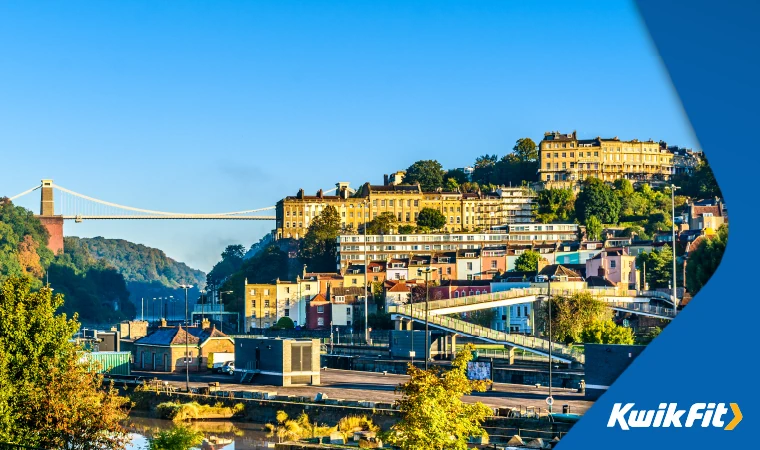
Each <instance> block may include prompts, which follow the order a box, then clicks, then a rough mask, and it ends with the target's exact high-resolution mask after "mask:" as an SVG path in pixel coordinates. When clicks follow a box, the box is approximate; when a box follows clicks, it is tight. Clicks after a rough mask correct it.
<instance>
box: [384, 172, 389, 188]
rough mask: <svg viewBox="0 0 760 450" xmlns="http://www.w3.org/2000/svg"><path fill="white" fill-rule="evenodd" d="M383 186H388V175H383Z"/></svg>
mask: <svg viewBox="0 0 760 450" xmlns="http://www.w3.org/2000/svg"><path fill="white" fill-rule="evenodd" d="M383 185H385V186H388V174H387V173H386V174H384V175H383Z"/></svg>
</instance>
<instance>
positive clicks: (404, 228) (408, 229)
mask: <svg viewBox="0 0 760 450" xmlns="http://www.w3.org/2000/svg"><path fill="white" fill-rule="evenodd" d="M416 230H417V227H415V226H414V225H399V227H398V228H397V229H396V231H398V234H414V232H415V231H416Z"/></svg>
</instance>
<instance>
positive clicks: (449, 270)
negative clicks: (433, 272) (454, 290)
mask: <svg viewBox="0 0 760 450" xmlns="http://www.w3.org/2000/svg"><path fill="white" fill-rule="evenodd" d="M446 275H451V267H447V268H446Z"/></svg>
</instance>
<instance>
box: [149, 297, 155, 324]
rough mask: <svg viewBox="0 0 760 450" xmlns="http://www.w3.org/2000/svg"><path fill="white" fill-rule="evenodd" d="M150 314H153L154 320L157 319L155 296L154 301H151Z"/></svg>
mask: <svg viewBox="0 0 760 450" xmlns="http://www.w3.org/2000/svg"><path fill="white" fill-rule="evenodd" d="M150 311H151V313H150V315H151V316H153V322H155V321H156V297H153V301H152V302H151V303H150Z"/></svg>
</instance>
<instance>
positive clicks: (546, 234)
mask: <svg viewBox="0 0 760 450" xmlns="http://www.w3.org/2000/svg"><path fill="white" fill-rule="evenodd" d="M507 233H508V235H509V242H521V241H528V242H563V241H577V240H578V225H577V224H574V223H564V224H563V223H554V224H543V223H529V224H514V225H509V226H508V227H507Z"/></svg>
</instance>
